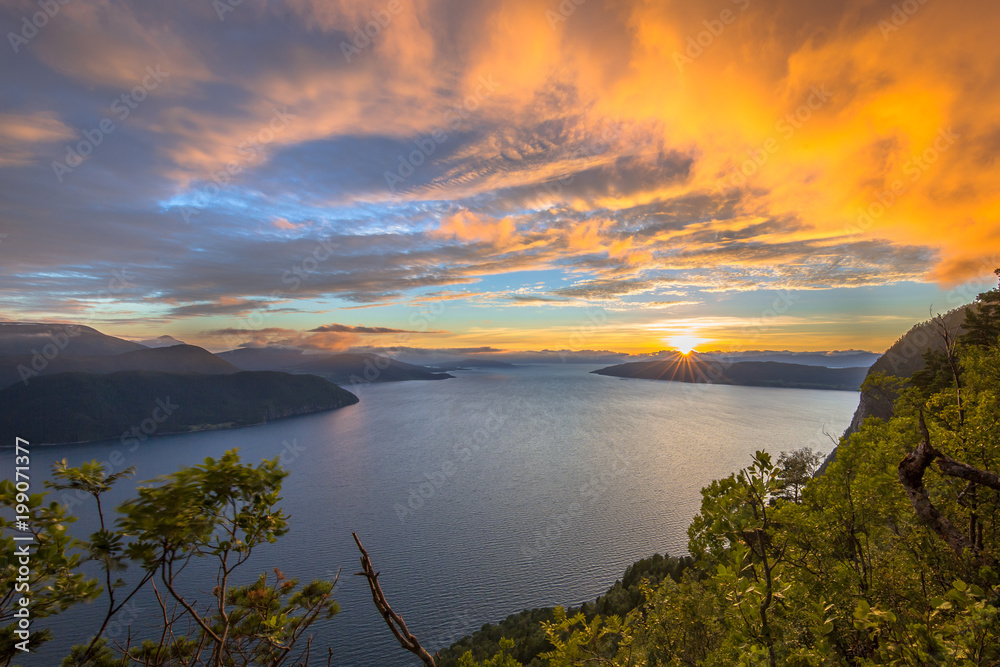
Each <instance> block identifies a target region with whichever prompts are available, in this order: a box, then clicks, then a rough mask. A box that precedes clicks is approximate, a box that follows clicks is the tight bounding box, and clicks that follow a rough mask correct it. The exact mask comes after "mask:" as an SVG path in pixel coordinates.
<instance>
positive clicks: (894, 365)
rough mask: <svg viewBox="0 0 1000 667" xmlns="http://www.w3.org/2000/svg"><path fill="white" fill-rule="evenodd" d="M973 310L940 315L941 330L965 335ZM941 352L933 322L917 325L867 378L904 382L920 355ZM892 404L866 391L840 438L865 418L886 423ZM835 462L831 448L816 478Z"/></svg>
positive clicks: (883, 396)
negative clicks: (888, 377)
mask: <svg viewBox="0 0 1000 667" xmlns="http://www.w3.org/2000/svg"><path fill="white" fill-rule="evenodd" d="M971 307H973V306H971V305H969V306H962V307H961V308H956V309H955V310H952V311H949V312H948V313H947V314H946V315H944V323H945V326H947V327H948V330H949V331H950V332H951V333H952V335H953V336H961V335H962V334H963V333H965V327H964V326H963V323H964V322H965V313H966V311H967V309H968V308H971ZM930 349H934V350H943V349H944V340H943V339H942V337H941V333H940V327H939V325H938V324H937V323H935V322H934V321H933V320H928V321H926V322H921V323H920V324H917V325H916V326H914V327H913V328H912V329H910V330H909V331H908V332H906V333H905V334H904V335H903V336H902V337H901V338H900V339H899V340H897V341H896V342H895V343H893V345H892V347H890V348H889V349H888V350H886V352H885V354H883V355H882V356H881V357H879V358H878V360H876V361H875V363H874V364H872V366H871V368H869V369H868V376H869V377H870V376H871V375H873V374H875V373H885V374H886V375H893V376H896V377H899V378H908V377H910V376H911V375H913V374H914V373H916V372H917V371H919V370H923V368H924V352H926V351H927V350H930ZM895 400H896V397H895V396H889V395H886V394H884V393H882V392H880V391H876V390H872V389H866V390H865V391H863V392H861V398H860V400H859V401H858V408H857V410H855V411H854V418H853V419H851V425H850V426H848V427H847V430H846V431H844V435H843V436H842V437H844V438H846V437H848V436H850V435H851V434H852V433H857V431H858V429H860V428H861V425H862V424H863V423H864V421H865V420H866V419H868V418H869V417H877V418H879V419H883V420H888V419H889V418H891V417H892V404H893V402H894V401H895ZM836 459H837V450H836V448H834V450H833V451H832V452H830V454H829V456H827V457H826V460H825V461H823V465H821V466H820V467H819V470H817V471H816V474H817V475H819V474H822V472H823V471H824V470H826V467H827V466H828V465H830V463H832V462H833V461H835V460H836Z"/></svg>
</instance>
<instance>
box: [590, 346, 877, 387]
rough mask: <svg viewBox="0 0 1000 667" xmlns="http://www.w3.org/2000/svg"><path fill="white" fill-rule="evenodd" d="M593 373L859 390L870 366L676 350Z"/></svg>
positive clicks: (753, 384) (646, 378) (718, 382)
mask: <svg viewBox="0 0 1000 667" xmlns="http://www.w3.org/2000/svg"><path fill="white" fill-rule="evenodd" d="M591 372H592V373H596V374H597V375H610V376H612V377H620V378H639V379H645V380H672V381H674V382H688V383H707V384H730V385H743V386H748V387H784V388H787V389H829V390H837V391H857V390H858V389H859V388H860V387H861V383H862V382H864V380H865V375H866V374H867V372H868V369H867V368H861V367H859V368H827V367H825V366H807V365H805V364H787V363H783V362H779V361H738V362H735V363H727V362H725V361H719V360H717V359H706V358H704V357H702V356H700V355H698V354H697V353H696V352H691V353H689V354H682V353H680V352H676V353H673V354H671V355H669V356H665V357H664V358H662V359H657V360H655V361H636V362H631V363H627V364H618V365H616V366H608V367H607V368H601V369H598V370H595V371H591Z"/></svg>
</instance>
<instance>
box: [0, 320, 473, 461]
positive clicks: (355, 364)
mask: <svg viewBox="0 0 1000 667" xmlns="http://www.w3.org/2000/svg"><path fill="white" fill-rule="evenodd" d="M145 342H147V343H149V344H150V345H151V346H147V345H144V344H142V343H136V342H133V341H127V340H123V339H121V338H116V337H114V336H108V335H106V334H103V333H101V332H100V331H98V330H96V329H94V328H92V327H88V326H83V325H62V324H21V323H9V322H4V323H0V423H2V424H3V426H4V429H5V430H7V431H8V432H12V433H16V434H17V435H18V436H19V437H23V438H26V439H28V440H29V442H32V443H37V444H44V443H63V442H84V441H91V440H103V439H109V438H119V437H121V438H123V439H124V438H125V437H126V434H128V433H132V435H131V436H129V437H132V438H138V439H139V440H144V439H146V438H147V437H150V436H152V435H161V434H164V433H177V432H187V431H197V430H205V429H215V428H232V427H237V426H246V425H249V424H259V423H262V422H265V421H270V420H272V419H278V418H281V417H288V416H292V415H301V414H308V413H311V412H318V411H323V410H332V409H334V408H340V407H344V406H347V405H351V404H353V403H357V402H358V398H357V396H355V395H354V394H352V393H351V392H349V391H346V390H344V389H342V388H340V387H338V386H337V384H335V383H339V384H351V385H356V384H363V383H367V382H394V381H400V380H440V379H445V378H450V377H453V376H451V375H449V374H447V373H442V372H440V371H438V370H432V369H429V368H425V367H423V366H416V365H413V364H407V363H403V362H400V361H396V360H394V359H389V358H388V357H383V356H379V355H375V354H334V355H330V354H315V355H311V354H303V353H302V352H301V351H299V350H285V349H270V348H263V349H240V350H233V351H230V352H225V353H222V354H218V355H217V354H213V353H211V352H209V351H208V350H206V349H204V348H201V347H197V346H195V345H186V344H184V343H181V342H179V341H177V339H175V338H172V337H170V336H161V337H159V338H155V339H151V340H149V341H145ZM163 405H175V406H178V407H177V408H176V409H171V410H169V411H166V409H165V408H164V407H163ZM147 427H148V428H147ZM135 428H138V429H139V431H137V432H134V433H133V431H132V429H135Z"/></svg>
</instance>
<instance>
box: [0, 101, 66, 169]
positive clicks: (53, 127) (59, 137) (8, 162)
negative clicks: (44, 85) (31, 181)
mask: <svg viewBox="0 0 1000 667" xmlns="http://www.w3.org/2000/svg"><path fill="white" fill-rule="evenodd" d="M75 136H76V132H75V131H74V130H73V128H71V127H69V126H68V125H66V124H65V123H63V122H62V121H60V120H59V119H58V118H56V117H55V114H53V113H44V112H39V113H22V114H17V113H0V167H13V166H20V165H30V164H33V163H35V162H37V161H39V160H40V159H41V158H42V157H43V156H44V155H45V151H46V150H51V148H52V146H53V145H54V144H57V143H59V142H61V141H68V140H70V139H72V138H73V137H75Z"/></svg>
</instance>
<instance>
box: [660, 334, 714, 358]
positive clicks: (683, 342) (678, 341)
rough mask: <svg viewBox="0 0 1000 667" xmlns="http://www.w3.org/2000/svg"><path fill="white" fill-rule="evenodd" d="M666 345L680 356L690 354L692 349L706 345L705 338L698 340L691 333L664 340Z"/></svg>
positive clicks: (706, 340)
mask: <svg viewBox="0 0 1000 667" xmlns="http://www.w3.org/2000/svg"><path fill="white" fill-rule="evenodd" d="M666 341H667V343H668V344H669V345H670V346H671V347H673V348H675V349H676V350H677V351H678V352H680V353H681V354H685V355H686V354H691V352H692V351H693V350H694V348H696V347H698V346H699V345H701V344H702V343H707V342H708V339H707V338H699V337H698V336H695V335H694V334H692V333H685V334H679V335H677V336H671V337H670V338H667V339H666Z"/></svg>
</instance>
